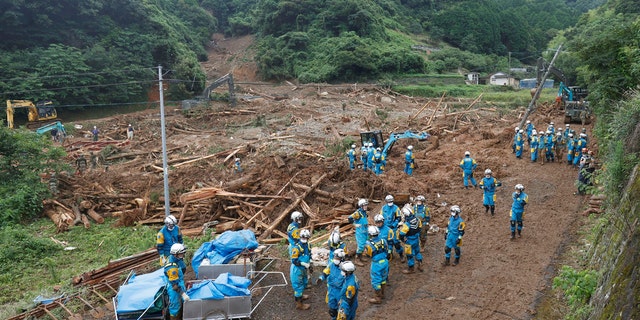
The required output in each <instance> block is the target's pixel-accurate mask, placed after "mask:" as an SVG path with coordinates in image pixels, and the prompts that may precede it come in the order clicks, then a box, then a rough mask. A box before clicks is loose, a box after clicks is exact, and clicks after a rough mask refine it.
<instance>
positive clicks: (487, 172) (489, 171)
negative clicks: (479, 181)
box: [484, 169, 493, 176]
mask: <svg viewBox="0 0 640 320" xmlns="http://www.w3.org/2000/svg"><path fill="white" fill-rule="evenodd" d="M491 174H493V172H491V169H487V170H485V171H484V175H485V176H486V175H491Z"/></svg>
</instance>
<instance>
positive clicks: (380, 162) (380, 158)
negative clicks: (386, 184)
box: [371, 148, 387, 176]
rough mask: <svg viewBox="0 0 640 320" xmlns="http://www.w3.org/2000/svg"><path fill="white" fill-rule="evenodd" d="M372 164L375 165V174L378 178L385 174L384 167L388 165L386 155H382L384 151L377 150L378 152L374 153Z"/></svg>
mask: <svg viewBox="0 0 640 320" xmlns="http://www.w3.org/2000/svg"><path fill="white" fill-rule="evenodd" d="M371 162H372V163H373V165H374V169H373V172H375V174H376V175H377V176H379V175H381V174H382V173H383V172H384V166H385V164H386V163H387V162H386V160H385V159H384V154H382V149H380V148H376V150H375V151H374V152H373V156H372V161H371Z"/></svg>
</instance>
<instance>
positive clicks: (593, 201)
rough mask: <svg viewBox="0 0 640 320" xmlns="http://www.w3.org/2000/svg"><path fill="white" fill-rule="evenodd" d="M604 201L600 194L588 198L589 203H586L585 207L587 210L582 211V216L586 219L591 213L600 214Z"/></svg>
mask: <svg viewBox="0 0 640 320" xmlns="http://www.w3.org/2000/svg"><path fill="white" fill-rule="evenodd" d="M605 199H606V197H605V196H604V195H601V194H598V195H596V194H594V195H592V196H591V197H589V202H588V205H589V207H587V209H585V210H584V211H582V215H583V216H585V217H586V216H588V215H590V214H592V213H595V214H600V213H602V202H603V201H604V200H605Z"/></svg>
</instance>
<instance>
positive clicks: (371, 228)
mask: <svg viewBox="0 0 640 320" xmlns="http://www.w3.org/2000/svg"><path fill="white" fill-rule="evenodd" d="M367 232H368V233H369V235H370V236H372V237H375V236H377V235H378V234H380V229H378V227H376V226H369V228H367Z"/></svg>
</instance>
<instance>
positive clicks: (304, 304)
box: [296, 297, 311, 310]
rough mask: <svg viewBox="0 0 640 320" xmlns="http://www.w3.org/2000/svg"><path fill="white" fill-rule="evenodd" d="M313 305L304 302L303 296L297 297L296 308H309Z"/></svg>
mask: <svg viewBox="0 0 640 320" xmlns="http://www.w3.org/2000/svg"><path fill="white" fill-rule="evenodd" d="M310 307H311V305H309V304H308V303H302V297H296V309H298V310H307V309H309V308H310Z"/></svg>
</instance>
